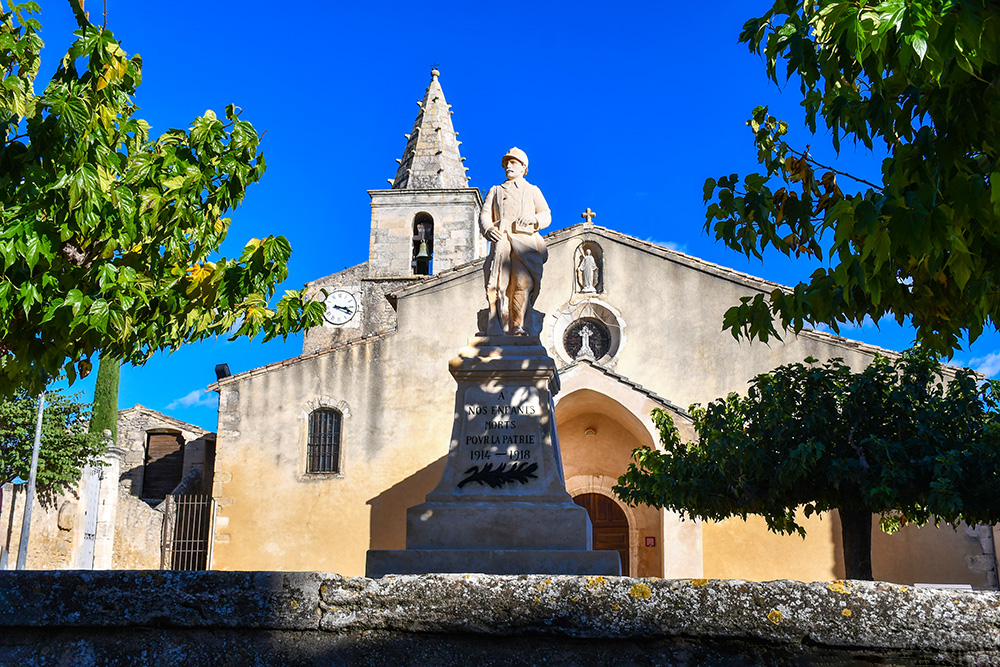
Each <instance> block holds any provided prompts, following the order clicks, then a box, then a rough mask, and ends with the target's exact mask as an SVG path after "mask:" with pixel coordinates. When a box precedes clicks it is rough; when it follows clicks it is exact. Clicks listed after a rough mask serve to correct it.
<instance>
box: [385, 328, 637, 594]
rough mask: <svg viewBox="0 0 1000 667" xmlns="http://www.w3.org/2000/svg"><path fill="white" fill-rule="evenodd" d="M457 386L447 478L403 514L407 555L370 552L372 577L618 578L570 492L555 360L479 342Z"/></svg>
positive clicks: (516, 345)
mask: <svg viewBox="0 0 1000 667" xmlns="http://www.w3.org/2000/svg"><path fill="white" fill-rule="evenodd" d="M449 367H450V370H451V374H452V375H453V376H454V378H455V380H456V381H457V382H458V389H457V391H456V393H455V425H454V428H453V429H452V436H451V447H450V449H449V451H448V457H447V459H446V461H445V470H444V473H443V474H442V476H441V481H440V482H439V483H438V485H437V487H436V488H435V489H434V490H433V491H431V492H430V493H429V494H427V501H426V502H424V503H421V504H419V505H415V506H413V507H411V508H409V509H408V510H407V513H406V549H405V550H371V551H369V552H368V562H367V567H366V573H367V575H368V576H369V577H381V576H383V575H386V574H425V573H429V572H483V573H487V574H601V575H617V574H620V573H621V562H620V560H619V556H618V552H616V551H592V550H591V525H590V519H589V517H588V516H587V510H585V509H584V508H582V507H580V506H579V505H577V504H576V503H574V502H573V499H572V498H571V497H570V495H569V494H568V493H566V482H565V479H564V478H563V469H562V460H561V457H560V454H559V440H558V437H557V435H556V428H555V416H554V413H553V403H552V397H553V395H554V394H555V393H556V392H557V391H558V389H559V387H558V383H559V376H558V375H557V373H556V368H555V362H554V361H553V360H552V358H551V357H549V356H548V354H547V353H546V352H545V348H544V347H542V345H541V342H540V341H539V339H538V338H537V337H533V336H531V337H528V336H491V337H479V338H473V339H472V340H471V341H470V343H469V346H468V347H466V348H463V349H462V350H461V351H460V352H459V356H458V357H456V358H455V359H452V360H451V362H450V363H449Z"/></svg>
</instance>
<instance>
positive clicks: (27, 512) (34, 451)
mask: <svg viewBox="0 0 1000 667" xmlns="http://www.w3.org/2000/svg"><path fill="white" fill-rule="evenodd" d="M44 411H45V390H42V393H40V394H39V395H38V421H37V422H35V444H34V446H33V447H32V448H31V470H30V472H29V473H28V494H27V496H26V497H25V499H24V520H23V521H22V522H21V540H20V542H18V545H17V566H16V567H17V569H18V570H23V569H24V563H25V561H26V560H28V536H29V535H30V534H31V506H32V505H34V504H35V478H36V477H37V476H38V450H39V449H41V445H42V413H43V412H44Z"/></svg>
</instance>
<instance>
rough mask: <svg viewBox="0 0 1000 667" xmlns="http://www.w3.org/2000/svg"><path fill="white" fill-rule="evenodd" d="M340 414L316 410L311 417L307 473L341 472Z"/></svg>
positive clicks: (334, 411)
mask: <svg viewBox="0 0 1000 667" xmlns="http://www.w3.org/2000/svg"><path fill="white" fill-rule="evenodd" d="M340 421H341V416H340V413H339V412H337V411H336V410H330V409H322V410H316V411H314V412H313V413H312V414H310V415H309V445H308V452H307V458H308V467H307V468H306V472H340Z"/></svg>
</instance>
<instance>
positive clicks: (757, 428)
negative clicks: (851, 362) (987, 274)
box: [615, 352, 1000, 579]
mask: <svg viewBox="0 0 1000 667" xmlns="http://www.w3.org/2000/svg"><path fill="white" fill-rule="evenodd" d="M806 362H807V363H808V364H809V365H805V364H790V365H786V366H781V367H779V368H777V369H775V370H774V371H773V372H771V373H766V374H763V375H759V376H757V377H756V378H754V379H753V381H752V383H751V386H750V389H749V391H748V393H747V395H746V397H741V396H739V395H737V394H730V395H729V396H728V397H726V398H725V399H719V400H716V401H713V402H711V403H709V404H708V405H707V406H706V407H701V406H698V405H694V406H692V407H691V414H692V416H693V418H694V426H695V429H696V430H697V432H698V439H697V441H696V442H691V443H682V442H681V440H680V437H679V435H678V432H677V429H676V428H675V427H674V424H673V422H672V421H671V419H670V417H669V415H667V413H665V412H663V411H656V412H654V421H655V422H656V425H657V426H658V427H659V431H660V439H661V441H662V443H663V450H662V451H653V450H651V449H648V448H646V449H637V450H636V451H635V452H634V453H633V457H634V459H635V463H633V464H631V465H630V466H629V469H628V471H627V472H626V473H625V474H624V475H623V476H622V477H621V478H620V479H619V480H618V486H616V487H615V492H616V493H617V494H618V495H619V497H620V498H622V499H623V500H624V501H626V502H628V503H630V504H646V505H652V506H654V507H667V508H670V509H672V510H675V511H677V512H679V513H681V514H682V515H686V516H688V517H697V518H701V519H708V520H713V521H721V520H723V519H727V518H730V517H741V518H743V519H745V518H746V517H747V515H748V514H757V515H760V516H762V517H763V518H764V519H765V520H766V521H767V525H768V528H770V529H771V530H772V531H774V532H778V533H789V534H791V533H793V532H797V533H799V534H801V535H802V536H805V530H804V528H803V527H802V525H801V524H800V523H799V515H798V512H799V511H800V510H802V513H803V514H804V516H806V517H809V516H811V515H812V514H815V513H817V512H825V511H829V510H833V509H837V510H839V514H840V520H841V526H842V534H843V543H844V562H845V564H846V568H847V576H848V577H849V578H852V579H871V578H872V571H871V528H872V515H873V514H879V515H881V517H882V518H881V522H880V523H881V525H882V528H883V529H884V530H886V531H887V532H893V531H894V530H896V529H898V528H899V527H901V526H902V525H904V524H907V523H910V524H917V525H921V524H924V523H927V522H928V521H934V522H945V523H950V524H957V523H958V522H959V521H965V522H967V523H969V524H972V525H974V524H990V523H995V522H997V521H1000V496H998V495H997V493H996V488H997V485H998V483H1000V400H998V394H997V391H998V389H1000V383H997V382H996V381H989V382H985V383H983V384H982V385H981V386H980V385H978V384H977V381H976V376H975V375H974V374H973V373H972V372H971V371H969V370H967V369H965V370H961V371H958V372H957V374H956V375H955V377H954V378H953V379H952V380H951V381H950V382H948V383H947V386H945V384H944V383H943V381H942V380H941V376H940V373H941V369H940V366H939V365H938V364H937V363H936V362H934V361H932V360H931V358H930V357H929V356H928V355H927V354H926V353H923V352H920V353H917V352H908V353H905V354H903V355H902V356H901V357H900V358H899V359H898V360H897V361H895V362H893V361H890V360H888V359H886V358H884V357H876V358H875V360H874V361H873V362H872V364H871V365H870V366H868V367H867V368H866V369H865V370H863V371H862V372H860V373H853V372H851V370H850V368H848V367H846V366H844V365H843V363H841V361H840V360H839V359H834V360H831V361H829V362H827V363H825V364H823V365H817V364H816V360H815V359H807V360H806Z"/></svg>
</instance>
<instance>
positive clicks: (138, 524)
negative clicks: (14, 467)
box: [0, 405, 215, 570]
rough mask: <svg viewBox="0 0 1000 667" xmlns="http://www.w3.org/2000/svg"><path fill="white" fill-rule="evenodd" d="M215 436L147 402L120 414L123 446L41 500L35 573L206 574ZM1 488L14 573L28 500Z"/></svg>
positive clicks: (16, 488) (6, 556)
mask: <svg viewBox="0 0 1000 667" xmlns="http://www.w3.org/2000/svg"><path fill="white" fill-rule="evenodd" d="M214 467H215V434H214V433H211V432H209V431H206V430H205V429H203V428H199V427H198V426H195V425H193V424H188V423H186V422H183V421H181V420H179V419H175V418H173V417H170V416H169V415H165V414H163V413H161V412H157V411H156V410H152V409H150V408H147V407H145V406H143V405H136V406H134V407H131V408H127V409H125V410H120V411H119V412H118V443H117V445H111V444H109V447H108V450H107V452H106V453H105V455H104V457H103V459H102V460H100V461H95V462H94V463H93V465H89V466H87V467H85V468H84V469H83V471H82V473H83V474H82V476H81V479H80V481H79V482H78V483H77V484H76V485H75V486H74V487H72V488H70V489H68V490H67V491H66V492H64V493H62V494H59V495H57V496H55V497H52V498H47V497H45V498H43V497H36V498H35V502H34V506H33V507H32V515H31V516H32V519H31V534H30V536H29V538H28V552H27V558H26V561H25V566H26V567H27V568H28V569H32V570H61V569H74V570H108V569H114V570H146V569H151V570H159V569H204V568H205V567H206V566H207V563H208V549H209V547H210V543H209V540H208V527H209V521H210V519H211V514H212V509H213V507H212V501H211V496H210V495H208V493H207V490H208V485H210V484H211V477H212V475H211V472H209V471H211V470H213V469H214ZM24 486H25V485H23V484H21V485H14V484H6V485H4V486H3V488H2V489H0V493H2V495H0V499H2V502H0V569H14V565H15V561H16V557H17V552H18V548H19V545H20V540H21V525H22V520H23V517H24V503H25V499H26V494H25V490H24Z"/></svg>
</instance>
